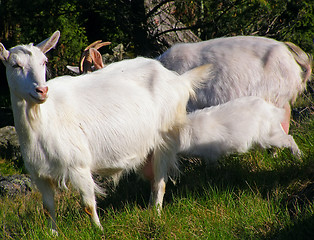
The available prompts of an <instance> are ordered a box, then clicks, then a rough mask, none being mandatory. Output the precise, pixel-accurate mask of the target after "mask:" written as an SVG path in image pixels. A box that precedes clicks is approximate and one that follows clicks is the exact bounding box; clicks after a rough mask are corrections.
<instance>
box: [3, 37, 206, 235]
mask: <svg viewBox="0 0 314 240" xmlns="http://www.w3.org/2000/svg"><path fill="white" fill-rule="evenodd" d="M59 35H60V33H59V31H57V32H55V33H54V34H53V35H52V36H51V37H50V38H48V39H46V40H45V41H43V42H42V43H40V44H38V45H37V46H33V45H32V44H30V45H19V46H16V47H14V48H12V49H10V50H9V51H8V50H6V49H5V48H4V46H3V45H2V44H1V43H0V59H1V60H2V61H3V63H4V65H5V66H6V74H7V79H8V84H9V88H10V95H11V103H12V109H13V114H14V122H15V127H16V131H17V133H18V136H19V141H20V145H21V152H22V156H23V158H24V163H25V166H26V168H27V170H28V171H29V173H30V174H31V177H32V179H33V180H34V181H35V183H36V185H37V187H38V189H39V190H40V191H41V193H42V195H43V204H44V207H45V208H46V209H47V210H48V212H49V214H50V216H51V220H52V221H51V227H52V230H53V231H55V230H56V224H55V206H54V200H53V199H54V189H53V186H54V185H56V184H59V186H65V185H66V182H67V181H70V182H71V183H72V185H73V186H74V187H76V188H77V189H78V190H79V191H80V193H81V196H82V200H83V204H84V205H85V210H86V212H87V213H89V215H90V216H91V218H92V220H93V221H94V223H95V224H96V225H97V226H98V227H99V228H102V227H101V224H100V222H99V218H98V215H97V212H96V202H95V196H94V191H95V190H96V191H98V192H100V191H101V189H99V188H98V187H97V186H96V184H95V183H94V181H93V178H92V173H99V174H103V175H106V176H115V174H120V173H121V172H125V171H130V170H137V169H139V168H141V167H142V165H144V164H145V161H146V160H145V159H146V157H147V155H148V154H149V153H151V152H152V155H153V158H154V166H153V172H154V185H153V196H152V198H153V200H154V203H155V205H156V206H157V207H158V209H161V207H162V200H163V196H164V191H165V184H166V181H167V176H168V172H169V171H171V170H175V169H176V152H177V149H176V146H177V144H176V141H178V137H179V129H180V127H181V125H182V124H183V123H184V122H185V120H186V104H187V101H188V99H189V97H190V94H191V93H193V88H194V87H196V85H198V84H199V83H200V82H201V81H204V79H206V78H207V77H208V74H209V73H210V71H211V68H210V66H202V67H200V68H197V69H195V70H192V71H190V72H188V73H186V74H184V75H182V76H179V75H178V74H177V73H174V72H172V71H169V70H167V69H166V68H164V67H163V66H162V65H161V64H160V63H159V62H158V61H156V60H151V59H150V60H149V59H145V58H136V59H134V60H126V61H121V62H119V63H114V64H111V65H109V66H107V67H106V68H104V69H102V70H99V71H96V72H93V73H90V74H85V75H80V76H77V77H71V76H63V77H58V78H55V79H52V80H50V81H48V82H46V81H45V78H46V76H45V72H46V66H45V63H46V62H47V58H46V56H45V55H44V53H46V52H47V51H49V50H50V49H51V48H53V47H54V46H55V45H56V43H57V41H58V39H59ZM48 89H49V97H48Z"/></svg>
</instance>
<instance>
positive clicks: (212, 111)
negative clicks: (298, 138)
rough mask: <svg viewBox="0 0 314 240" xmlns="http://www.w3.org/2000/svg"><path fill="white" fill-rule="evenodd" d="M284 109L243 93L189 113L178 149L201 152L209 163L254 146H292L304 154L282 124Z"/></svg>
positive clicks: (188, 152)
mask: <svg viewBox="0 0 314 240" xmlns="http://www.w3.org/2000/svg"><path fill="white" fill-rule="evenodd" d="M284 117H285V110H284V109H282V108H278V107H275V106H274V105H272V104H270V103H267V102H266V101H265V100H263V99H262V98H259V97H254V96H251V97H242V98H237V99H235V100H231V101H229V102H227V103H224V104H221V105H217V106H213V107H208V108H204V109H201V110H196V111H194V112H192V113H189V114H188V121H187V124H186V125H185V126H184V128H183V129H181V131H180V147H179V152H181V153H183V154H186V155H190V156H191V155H192V156H193V155H194V156H199V157H202V158H204V159H206V160H207V163H209V162H212V163H216V161H217V160H218V159H219V157H221V156H224V155H226V154H230V153H233V152H240V153H244V152H247V151H248V150H249V149H250V148H251V147H252V146H254V145H260V146H261V147H263V148H268V147H270V146H276V147H287V148H290V150H291V151H292V153H293V154H294V155H295V156H296V157H300V156H301V151H300V150H299V148H298V146H297V144H296V143H295V141H294V139H293V137H292V136H290V135H287V134H286V133H285V131H284V130H283V128H282V126H281V124H280V123H281V122H282V120H283V119H284Z"/></svg>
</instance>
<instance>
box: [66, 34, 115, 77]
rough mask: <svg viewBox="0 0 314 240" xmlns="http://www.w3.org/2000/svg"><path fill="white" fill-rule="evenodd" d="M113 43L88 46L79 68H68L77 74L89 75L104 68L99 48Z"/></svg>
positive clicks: (96, 42)
mask: <svg viewBox="0 0 314 240" xmlns="http://www.w3.org/2000/svg"><path fill="white" fill-rule="evenodd" d="M109 44H111V42H101V40H98V41H95V42H93V43H92V44H90V45H89V46H87V47H86V48H85V49H84V51H83V53H82V56H81V59H80V63H79V64H80V65H79V67H73V66H67V68H68V69H69V70H70V71H72V72H75V73H77V74H82V73H89V72H93V71H95V70H98V69H101V68H103V67H104V63H103V60H102V56H101V54H100V52H99V51H98V49H99V48H101V47H103V46H106V45H109Z"/></svg>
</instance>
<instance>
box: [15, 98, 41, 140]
mask: <svg viewBox="0 0 314 240" xmlns="http://www.w3.org/2000/svg"><path fill="white" fill-rule="evenodd" d="M11 104H12V110H13V116H14V125H15V128H16V132H17V134H18V136H19V139H20V143H21V144H22V143H25V142H28V141H29V140H30V139H31V135H32V134H33V132H34V130H35V128H38V126H36V125H37V124H38V123H39V122H40V105H39V104H29V103H27V102H26V101H25V100H23V99H20V98H18V97H16V96H14V95H13V94H11ZM25 140H26V141H25Z"/></svg>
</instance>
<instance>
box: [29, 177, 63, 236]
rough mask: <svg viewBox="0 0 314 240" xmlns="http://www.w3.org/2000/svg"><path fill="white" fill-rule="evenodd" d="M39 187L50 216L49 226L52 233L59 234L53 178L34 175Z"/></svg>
mask: <svg viewBox="0 0 314 240" xmlns="http://www.w3.org/2000/svg"><path fill="white" fill-rule="evenodd" d="M32 178H33V180H34V182H35V184H36V186H37V188H38V189H39V191H40V192H41V194H42V201H43V207H44V212H45V214H46V215H47V216H48V217H49V227H50V229H51V232H52V234H56V235H57V234H58V232H57V224H56V214H55V201H54V196H55V191H54V185H53V183H52V180H50V179H48V178H40V177H32Z"/></svg>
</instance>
